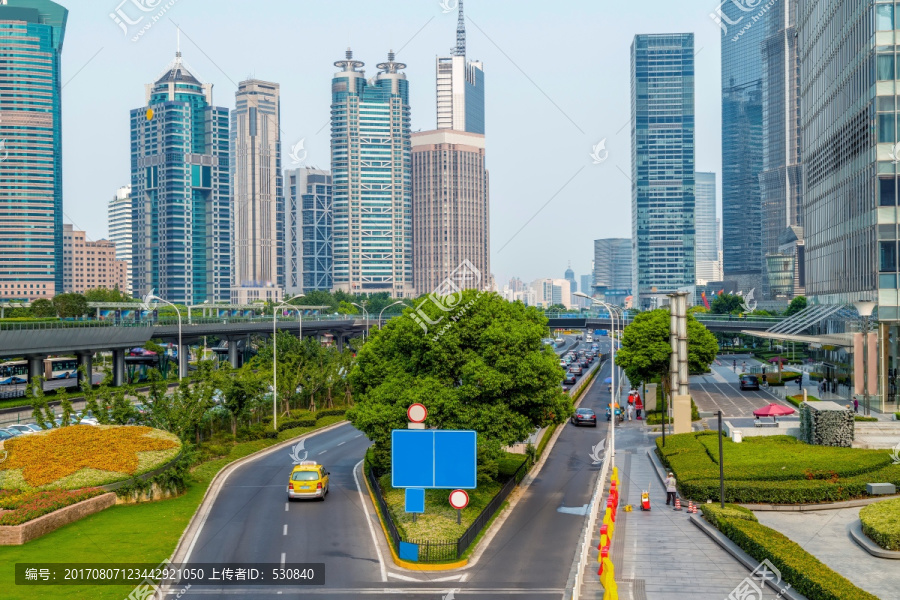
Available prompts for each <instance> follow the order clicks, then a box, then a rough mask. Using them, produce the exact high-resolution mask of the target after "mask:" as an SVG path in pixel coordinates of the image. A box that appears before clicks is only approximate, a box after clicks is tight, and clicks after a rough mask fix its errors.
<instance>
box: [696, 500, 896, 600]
mask: <svg viewBox="0 0 900 600" xmlns="http://www.w3.org/2000/svg"><path fill="white" fill-rule="evenodd" d="M726 508H727V507H726ZM719 511H721V509H719ZM703 514H704V516H706V514H707V510H706V509H705V507H704V511H703ZM710 522H712V523H713V524H714V525H716V524H717V527H718V529H719V530H720V531H721V532H722V533H724V534H725V535H726V536H727V537H728V538H729V539H730V540H731V541H733V542H734V543H735V544H737V545H738V546H740V548H741V549H742V550H743V551H744V552H746V553H747V554H749V555H750V556H752V557H753V558H754V559H756V560H758V561H760V562H762V561H763V560H766V559H768V560H769V561H771V563H772V565H774V567H775V568H776V569H778V571H779V572H780V573H781V577H782V580H783V581H785V582H787V583H789V584H791V587H792V588H793V589H795V590H797V591H798V592H800V593H801V594H803V595H804V596H806V597H807V598H815V599H816V600H878V597H877V596H873V595H872V594H870V593H868V592H867V591H865V590H863V589H860V588H858V587H856V586H855V585H853V584H852V583H851V582H850V580H848V579H847V578H846V577H843V576H842V575H839V574H838V573H836V572H834V571H832V570H831V569H830V568H829V567H828V566H826V565H825V564H824V563H822V562H821V561H820V560H819V559H817V558H816V557H815V556H813V555H812V554H810V553H808V552H807V551H806V550H804V549H803V548H801V547H800V545H799V544H797V543H795V542H793V541H791V540H790V539H789V538H787V537H785V536H784V535H783V534H781V533H779V532H778V531H775V530H774V529H770V528H769V527H766V526H764V525H760V524H759V523H758V522H756V520H755V518H753V519H748V518H746V517H745V516H737V517H731V516H727V515H726V514H723V513H722V512H720V513H719V514H718V515H717V517H716V520H715V521H710Z"/></svg>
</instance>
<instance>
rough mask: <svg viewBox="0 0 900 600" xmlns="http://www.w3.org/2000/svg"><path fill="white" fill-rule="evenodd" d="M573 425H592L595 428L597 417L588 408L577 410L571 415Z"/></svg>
mask: <svg viewBox="0 0 900 600" xmlns="http://www.w3.org/2000/svg"><path fill="white" fill-rule="evenodd" d="M572 424H573V425H592V426H594V427H596V426H597V415H596V414H594V411H592V410H591V409H589V408H579V409H577V410H576V411H575V414H574V415H572Z"/></svg>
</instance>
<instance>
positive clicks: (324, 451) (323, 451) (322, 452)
mask: <svg viewBox="0 0 900 600" xmlns="http://www.w3.org/2000/svg"><path fill="white" fill-rule="evenodd" d="M326 452H328V450H322V451H321V452H319V454H325V453H326ZM319 454H316V456H319Z"/></svg>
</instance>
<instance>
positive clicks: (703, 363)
mask: <svg viewBox="0 0 900 600" xmlns="http://www.w3.org/2000/svg"><path fill="white" fill-rule="evenodd" d="M669 325H670V315H669V311H668V309H664V308H661V309H657V310H652V311H648V312H643V313H640V314H639V315H637V316H635V318H634V321H632V322H631V323H629V324H628V326H627V327H626V328H625V331H624V332H623V335H622V347H621V348H620V349H619V350H617V351H616V364H617V365H619V366H620V367H622V368H623V369H624V370H625V374H626V375H627V376H628V379H629V381H631V384H632V385H637V384H638V383H641V382H646V381H651V380H653V379H654V378H657V377H659V378H662V381H663V386H664V388H665V390H666V392H667V393H668V391H669V388H668V386H669V378H668V373H669V359H670V355H671V353H672V346H671V345H670V343H669ZM687 332H688V369H689V370H690V372H691V373H693V374H697V373H706V372H707V371H709V365H711V364H712V363H713V361H714V360H715V359H716V354H717V353H718V350H719V345H718V343H717V342H716V338H715V336H714V335H713V334H712V333H710V332H709V330H708V329H707V328H706V327H705V326H704V325H703V324H702V323H700V322H699V321H697V320H696V319H695V318H694V316H693V315H690V314H689V315H688V317H687Z"/></svg>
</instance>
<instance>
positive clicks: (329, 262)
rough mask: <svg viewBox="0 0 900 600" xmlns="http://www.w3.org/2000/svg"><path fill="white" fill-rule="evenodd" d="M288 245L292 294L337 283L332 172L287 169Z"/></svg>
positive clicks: (289, 291)
mask: <svg viewBox="0 0 900 600" xmlns="http://www.w3.org/2000/svg"><path fill="white" fill-rule="evenodd" d="M284 180H285V186H284V204H285V213H286V214H285V217H286V219H285V233H286V240H285V249H286V254H287V288H286V291H287V293H288V294H289V295H294V294H303V293H306V292H308V291H312V290H321V291H326V292H327V291H331V289H332V287H334V278H333V269H334V247H333V244H334V239H333V229H334V227H333V221H332V219H333V214H332V192H331V189H332V188H331V173H329V172H328V171H321V170H319V169H311V168H308V167H302V168H299V169H288V170H286V171H285V172H284Z"/></svg>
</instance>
